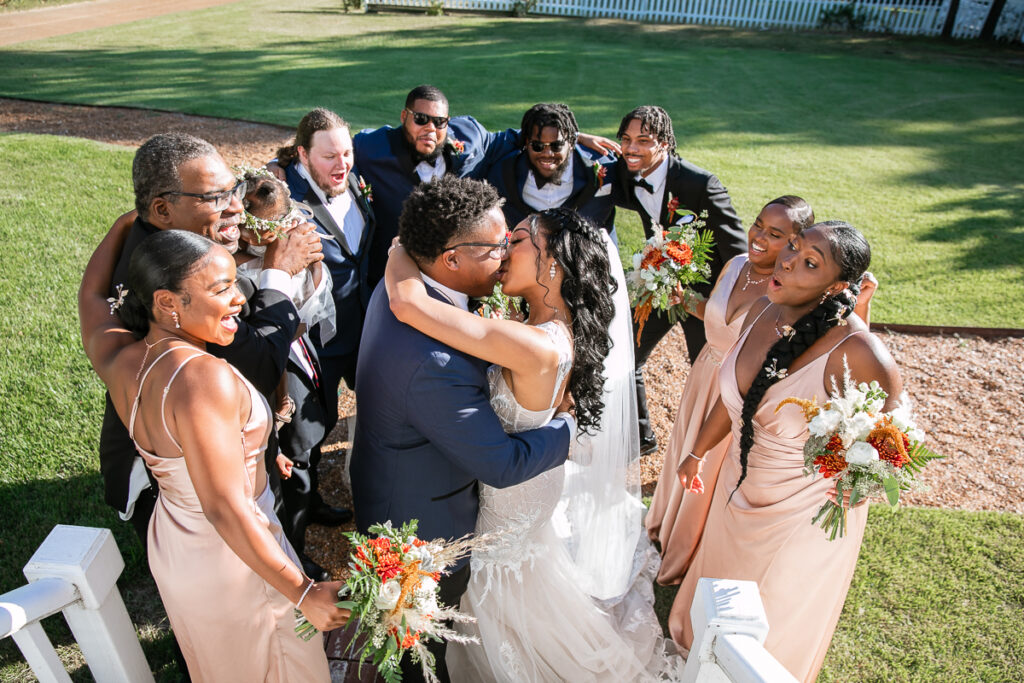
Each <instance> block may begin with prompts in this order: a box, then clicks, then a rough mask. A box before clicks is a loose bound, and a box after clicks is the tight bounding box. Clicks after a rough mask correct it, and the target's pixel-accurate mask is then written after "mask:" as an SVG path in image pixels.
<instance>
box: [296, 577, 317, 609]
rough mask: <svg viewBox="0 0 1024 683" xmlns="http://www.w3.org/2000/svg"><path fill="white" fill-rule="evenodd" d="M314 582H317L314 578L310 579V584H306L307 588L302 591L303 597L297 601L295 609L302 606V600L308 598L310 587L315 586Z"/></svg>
mask: <svg viewBox="0 0 1024 683" xmlns="http://www.w3.org/2000/svg"><path fill="white" fill-rule="evenodd" d="M314 583H316V582H315V581H313V579H310V580H309V585H308V586H306V590H304V591H302V597H301V598H299V601H298V602H297V603H295V609H298V608H299V607H301V606H302V601H303V600H305V599H306V595H307V594H308V593H309V589H310V588H312V587H313V584H314Z"/></svg>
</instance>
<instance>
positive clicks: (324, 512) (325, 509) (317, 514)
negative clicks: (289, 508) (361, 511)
mask: <svg viewBox="0 0 1024 683" xmlns="http://www.w3.org/2000/svg"><path fill="white" fill-rule="evenodd" d="M351 521H352V511H351V510H349V509H348V508H336V507H334V506H332V505H328V504H327V503H320V504H319V505H314V506H313V507H312V508H311V509H310V511H309V522H310V524H321V525H323V526H341V525H342V524H345V523H346V522H351Z"/></svg>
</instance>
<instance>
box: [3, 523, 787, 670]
mask: <svg viewBox="0 0 1024 683" xmlns="http://www.w3.org/2000/svg"><path fill="white" fill-rule="evenodd" d="M123 569H124V560H123V559H122V558H121V553H120V552H118V550H117V545H116V544H115V543H114V539H113V536H112V535H111V533H110V531H109V530H108V529H93V528H90V527H78V526H66V525H63V524H58V525H57V526H55V527H54V528H53V530H52V531H51V532H50V534H49V536H47V537H46V540H45V541H43V543H42V545H40V546H39V548H38V549H37V550H36V552H35V553H34V554H33V555H32V559H31V560H29V563H28V564H27V565H25V576H26V577H28V580H29V584H28V585H27V586H22V587H21V588H17V589H15V590H13V591H10V592H9V593H5V594H4V595H0V638H6V637H7V636H11V637H12V638H14V641H15V642H16V643H17V645H18V647H19V648H20V649H21V652H22V654H23V655H24V656H25V659H26V661H27V662H28V664H29V666H30V667H31V668H32V671H33V673H34V674H35V675H36V677H37V678H38V679H39V680H40V681H41V682H42V683H51V682H54V683H57V682H59V683H66V682H69V681H70V680H71V678H70V677H69V676H68V674H67V672H66V671H65V670H64V667H63V665H62V664H61V662H60V659H59V657H58V656H57V653H56V652H55V651H54V649H53V645H52V644H51V643H50V640H49V639H48V638H47V637H46V633H44V631H43V627H42V626H41V625H40V623H39V622H40V621H41V620H42V619H45V618H46V617H48V616H50V615H52V614H56V613H57V612H63V613H64V618H65V619H66V620H67V622H68V625H69V626H70V627H71V632H72V633H73V634H74V636H75V640H77V641H78V644H79V646H80V647H81V649H82V654H83V655H84V656H85V661H86V664H87V665H88V666H89V669H90V671H91V672H92V674H93V677H94V678H95V679H96V680H97V681H98V682H99V683H108V682H109V683H149V682H150V681H153V675H152V674H151V673H150V671H149V666H148V664H147V663H146V658H145V656H144V655H143V654H142V648H141V646H140V645H139V641H138V638H137V637H136V634H135V629H134V627H133V626H132V623H131V620H130V619H129V617H128V612H127V610H126V609H125V606H124V602H122V601H121V595H120V593H118V591H117V577H118V576H120V574H121V571H122V570H123ZM690 619H691V623H692V624H693V633H694V640H693V645H692V647H691V649H690V656H689V659H688V660H687V662H686V669H685V671H684V672H683V683H720V682H722V681H733V682H734V683H795V681H796V679H795V678H793V676H792V675H790V674H789V672H788V671H786V670H785V669H784V668H783V667H782V665H781V664H779V662H778V661H777V660H776V659H775V658H774V657H772V655H771V654H769V653H768V651H767V650H765V649H764V645H763V643H764V639H765V637H766V636H767V635H768V620H767V618H766V616H765V612H764V605H763V604H762V603H761V595H760V593H759V592H758V589H757V584H756V583H754V582H753V581H731V580H725V579H700V580H699V581H698V582H697V590H696V594H695V595H694V598H693V605H692V607H691V608H690Z"/></svg>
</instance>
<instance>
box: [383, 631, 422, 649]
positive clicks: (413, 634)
mask: <svg viewBox="0 0 1024 683" xmlns="http://www.w3.org/2000/svg"><path fill="white" fill-rule="evenodd" d="M390 633H391V635H393V636H394V637H395V643H396V644H397V645H398V647H399V648H401V649H403V650H407V649H409V648H410V647H412V646H413V645H415V644H416V641H417V640H419V639H420V632H419V631H413V630H412V629H411V628H409V627H408V626H406V628H405V637H404V638H400V637H399V635H398V629H397V628H396V627H394V626H392V627H391V630H390Z"/></svg>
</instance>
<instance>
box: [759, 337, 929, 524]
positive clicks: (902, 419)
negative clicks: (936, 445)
mask: <svg viewBox="0 0 1024 683" xmlns="http://www.w3.org/2000/svg"><path fill="white" fill-rule="evenodd" d="M843 367H844V369H845V371H844V373H843V391H842V392H841V393H840V391H839V389H838V387H836V384H835V378H833V380H832V395H831V400H830V401H828V402H827V403H825V405H823V406H819V405H818V403H817V399H816V398H815V399H812V400H809V401H808V400H807V399H801V398H795V397H790V398H787V399H785V400H783V401H782V402H781V403H779V405H778V406H777V407H776V408H775V412H778V411H779V410H780V409H781V408H782V407H783V406H786V405H797V406H799V407H800V408H802V409H803V411H804V418H805V419H806V420H807V430H808V431H809V432H810V437H809V438H808V439H807V442H806V443H805V444H804V474H806V475H808V476H814V474H815V472H819V473H821V474H822V475H824V476H825V478H826V479H828V478H834V479H835V480H836V487H835V498H836V499H835V501H833V500H828V501H826V502H825V504H824V505H822V506H821V508H820V509H819V510H818V513H817V514H816V515H815V516H814V518H813V519H812V520H811V523H812V524H813V523H817V522H819V520H820V522H821V527H822V528H823V529H825V531H826V532H828V533H829V540H833V541H834V540H835V539H836V537H837V536H838V537H839V538H842V537H843V535H844V533H845V532H846V511H847V509H848V508H850V507H853V506H854V505H856V504H857V503H858V502H859V501H862V500H864V499H866V498H869V497H872V496H882V495H883V494H884V495H885V497H886V499H887V500H888V502H889V505H891V506H896V504H897V503H899V500H900V491H908V490H911V489H913V488H918V487H919V483H918V482H917V480H916V478H915V477H916V475H917V474H919V473H920V472H921V469H922V468H923V467H924V466H925V465H926V464H927V463H928V462H929V461H931V460H934V459H936V458H941V457H943V456H941V455H937V454H935V453H933V452H931V451H930V450H928V449H926V448H925V447H924V446H923V445H922V442H923V441H924V433H923V432H922V431H921V430H919V429H918V428H917V426H916V425H915V424H914V420H913V417H912V416H911V413H910V406H909V405H908V403H907V402H906V401H904V402H903V403H902V404H901V405H900V406H898V407H897V408H896V409H895V410H892V411H890V412H888V413H885V412H882V407H883V406H884V405H885V401H886V399H887V398H888V397H889V395H888V394H887V393H886V392H885V390H884V389H882V388H881V387H880V386H879V385H878V382H871V384H865V383H863V382H862V383H861V384H859V385H854V383H853V380H852V379H851V378H850V368H849V366H847V365H846V359H845V357H844V358H843ZM846 494H849V503H848V504H845V505H844V503H843V500H844V497H845V496H846Z"/></svg>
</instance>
